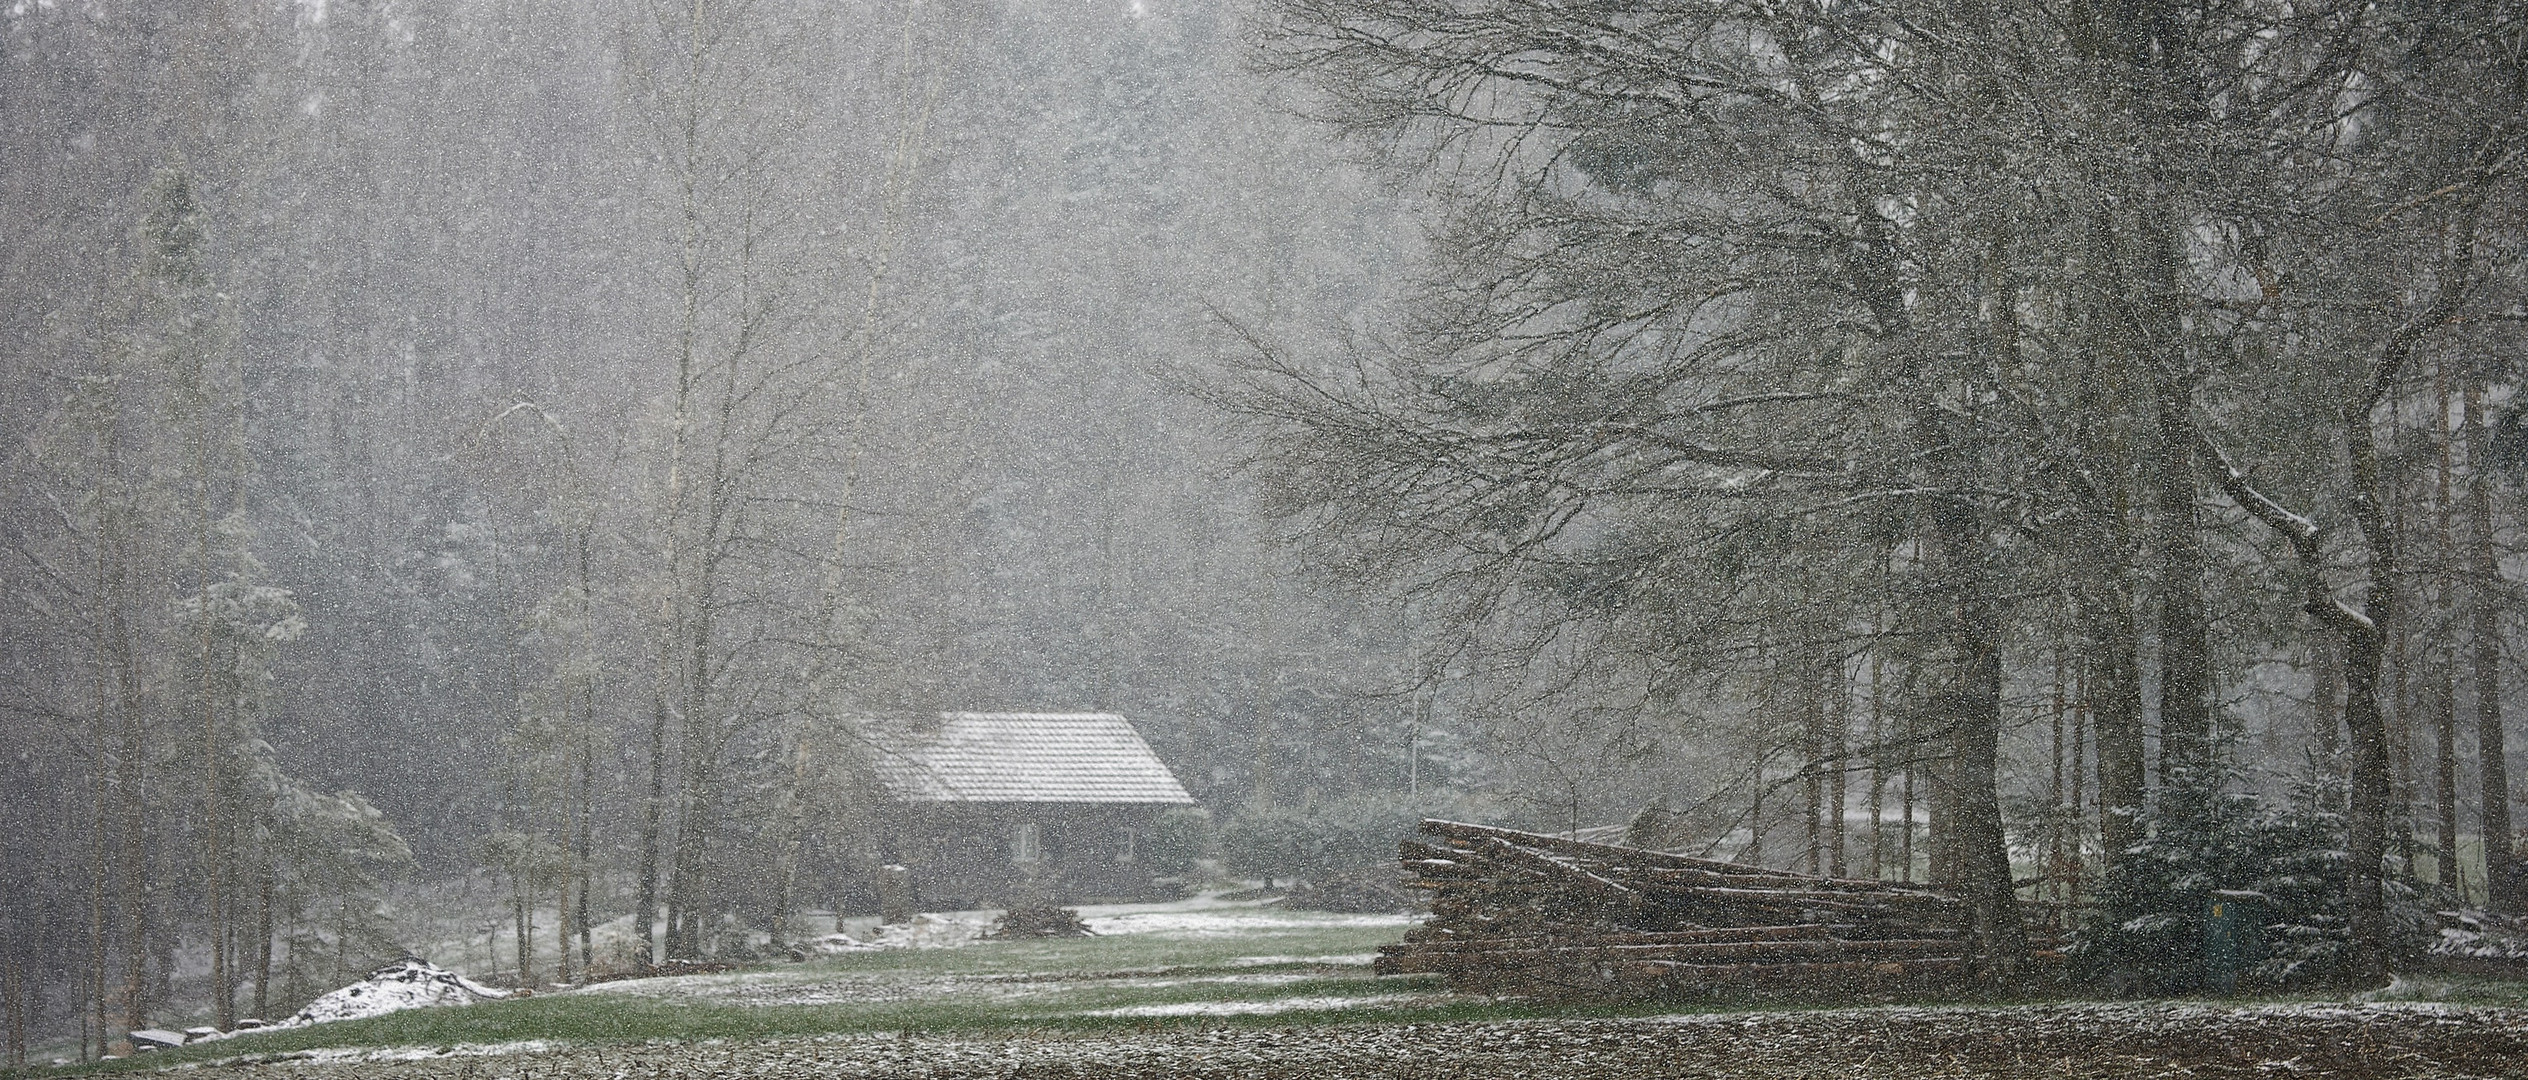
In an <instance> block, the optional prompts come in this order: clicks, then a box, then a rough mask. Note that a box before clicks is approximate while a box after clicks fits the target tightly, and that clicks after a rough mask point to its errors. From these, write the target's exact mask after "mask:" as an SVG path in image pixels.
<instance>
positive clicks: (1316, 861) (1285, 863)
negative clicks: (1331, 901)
mask: <svg viewBox="0 0 2528 1080" xmlns="http://www.w3.org/2000/svg"><path fill="white" fill-rule="evenodd" d="M1422 817H1423V808H1421V807H1417V806H1416V805H1415V804H1413V803H1412V802H1410V801H1408V800H1405V799H1402V798H1397V797H1394V796H1382V795H1356V796H1351V797H1348V798H1342V799H1331V800H1326V801H1322V802H1319V803H1317V804H1316V805H1314V806H1311V807H1308V808H1305V809H1292V808H1284V807H1273V808H1249V809H1246V810H1242V811H1239V813H1238V815H1237V816H1236V817H1234V818H1231V819H1230V820H1229V823H1228V824H1227V825H1225V826H1222V827H1221V830H1220V862H1221V865H1222V866H1223V867H1224V868H1226V869H1227V870H1228V871H1229V872H1230V873H1233V874H1238V875H1241V876H1245V877H1262V878H1278V877H1295V878H1306V879H1308V880H1311V881H1315V880H1327V879H1332V878H1336V877H1341V876H1344V875H1347V874H1353V873H1358V872H1361V871H1366V870H1376V869H1379V868H1382V867H1384V868H1392V867H1393V866H1394V865H1395V863H1396V841H1398V840H1402V839H1404V838H1406V837H1408V836H1411V835H1413V831H1414V829H1415V828H1416V826H1418V825H1419V824H1420V822H1421V819H1422Z"/></svg>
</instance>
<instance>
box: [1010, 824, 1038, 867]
mask: <svg viewBox="0 0 2528 1080" xmlns="http://www.w3.org/2000/svg"><path fill="white" fill-rule="evenodd" d="M1009 857H1010V860H1011V861H1012V862H1023V863H1031V862H1042V861H1044V857H1045V847H1044V835H1043V834H1042V833H1040V832H1038V831H1036V823H1035V822H1032V821H1022V822H1019V823H1018V829H1017V831H1016V832H1015V833H1013V834H1012V835H1011V836H1010V843H1009Z"/></svg>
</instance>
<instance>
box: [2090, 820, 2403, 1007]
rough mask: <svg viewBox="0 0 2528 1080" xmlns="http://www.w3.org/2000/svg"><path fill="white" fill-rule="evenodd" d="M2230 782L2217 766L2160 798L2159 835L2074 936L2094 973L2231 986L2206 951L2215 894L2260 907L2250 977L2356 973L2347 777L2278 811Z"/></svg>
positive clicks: (2153, 829)
mask: <svg viewBox="0 0 2528 1080" xmlns="http://www.w3.org/2000/svg"><path fill="white" fill-rule="evenodd" d="M2320 772H2321V774H2322V773H2323V771H2322V770H2320ZM2229 779H2230V777H2229V776H2228V775H2226V774H2224V773H2222V772H2219V771H2217V770H2216V771H2213V772H2210V773H2206V774H2200V775H2180V776H2176V777H2172V778H2171V779H2170V781H2169V782H2168V783H2166V784H2164V785H2162V786H2161V788H2160V789H2159V791H2158V792H2157V793H2155V794H2154V796H2153V798H2152V801H2151V803H2150V805H2149V807H2147V808H2146V810H2145V811H2144V813H2143V822H2142V824H2143V825H2144V827H2145V830H2146V835H2147V836H2148V837H2149V839H2147V840H2144V841H2143V842H2142V843H2141V844H2139V845H2137V846H2135V847H2134V848H2133V849H2132V850H2131V851H2129V852H2127V853H2126V854H2125V857H2124V858H2122V859H2119V860H2117V865H2116V867H2115V870H2114V872H2113V873H2111V874H2110V875H2109V876H2108V878H2107V879H2106V881H2104V882H2103V883H2101V885H2100V886H2099V890H2098V895H2097V897H2096V900H2097V914H2096V915H2094V916H2093V917H2092V918H2091V919H2090V921H2089V923H2088V924H2087V925H2085V926H2083V927H2082V928H2081V930H2080V932H2079V933H2078V935H2077V936H2076V939H2075V941H2074V943H2073V946H2072V956H2073V958H2074V961H2075V962H2076V963H2077V964H2078V965H2079V970H2080V971H2082V972H2083V973H2084V974H2085V975H2087V976H2088V977H2090V978H2091V979H2093V980H2095V981H2098V982H2100V983H2103V984H2105V985H2107V986H2108V987H2110V988H2113V989H2115V990H2118V991H2122V992H2127V993H2155V994H2165V993H2188V992H2192V991H2196V990H2202V989H2207V988H2224V989H2225V988H2226V987H2220V986H2218V985H2217V984H2218V981H2219V980H2218V979H2217V978H2216V974H2217V973H2216V972H2214V971H2213V970H2212V969H2211V968H2210V967H2209V966H2208V965H2207V963H2206V958H2205V957H2206V937H2205V932H2206V926H2207V921H2206V915H2207V913H2208V912H2209V910H2210V909H2211V906H2212V904H2213V902H2214V901H2216V900H2221V901H2227V902H2232V903H2238V904H2240V905H2241V906H2242V907H2243V908H2244V909H2245V910H2247V911H2249V912H2251V913H2253V917H2252V919H2251V920H2250V921H2249V923H2248V924H2247V926H2246V927H2245V929H2246V931H2247V940H2246V941H2244V942H2242V943H2241V945H2242V951H2241V955H2240V956H2239V960H2240V962H2241V970H2240V971H2239V976H2240V980H2239V981H2240V984H2241V985H2247V986H2252V985H2263V986H2271V987H2279V986H2290V985H2299V984H2305V983H2310V982H2323V981H2327V980H2329V979H2331V978H2335V977H2339V976H2341V975H2343V974H2345V973H2346V972H2345V971H2344V967H2343V966H2344V964H2345V962H2346V961H2347V960H2348V959H2349V957H2350V946H2349V941H2350V935H2349V931H2348V927H2347V924H2346V920H2345V896H2344V877H2345V870H2346V868H2347V860H2348V859H2349V858H2350V856H2349V854H2348V852H2347V851H2346V847H2347V843H2346V838H2345V826H2344V818H2343V815H2342V814H2341V813H2340V812H2339V811H2338V810H2337V809H2336V808H2337V807H2339V806H2341V805H2342V804H2343V785H2342V782H2341V781H2340V780H2338V779H2333V778H2331V777H2330V778H2326V779H2320V780H2318V781H2314V782H2311V783H2307V784H2303V785H2301V786H2300V787H2299V788H2298V789H2297V790H2295V791H2294V792H2293V796H2292V798H2291V800H2290V801H2289V803H2288V804H2287V805H2285V806H2282V807H2275V806H2271V805H2268V804H2267V803H2266V802H2265V801H2264V800H2263V799H2260V798H2258V797H2257V796H2255V795H2253V794H2247V793H2240V792H2234V791H2228V790H2224V789H2225V788H2227V787H2228V783H2227V781H2228V780H2229ZM2389 878H2390V884H2389V904H2390V907H2391V909H2392V910H2391V918H2392V921H2393V922H2394V923H2395V924H2396V926H2395V928H2396V930H2397V931H2398V932H2399V933H2400V936H2410V935H2413V934H2415V933H2417V932H2418V931H2419V930H2420V929H2421V926H2422V920H2421V919H2420V918H2419V911H2420V904H2419V898H2418V897H2417V895H2416V894H2415V892H2414V891H2413V889H2412V888H2411V887H2410V886H2408V885H2406V884H2404V883H2403V882H2402V881H2401V879H2400V876H2399V875H2396V874H2390V875H2389Z"/></svg>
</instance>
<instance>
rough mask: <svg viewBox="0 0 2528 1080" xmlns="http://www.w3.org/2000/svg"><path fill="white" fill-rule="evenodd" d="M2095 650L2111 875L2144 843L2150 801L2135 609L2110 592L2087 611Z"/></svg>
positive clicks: (2101, 790) (2104, 830)
mask: <svg viewBox="0 0 2528 1080" xmlns="http://www.w3.org/2000/svg"><path fill="white" fill-rule="evenodd" d="M2088 622H2089V635H2090V641H2091V647H2092V648H2094V649H2096V650H2097V655H2096V667H2095V678H2094V679H2093V681H2092V683H2091V685H2090V688H2089V692H2090V695H2091V699H2092V701H2093V702H2094V705H2093V708H2094V709H2095V710H2096V715H2095V717H2094V724H2095V726H2096V728H2097V740H2098V846H2099V848H2100V854H2101V857H2102V858H2103V860H2104V862H2105V864H2106V870H2107V871H2108V872H2109V873H2113V872H2114V871H2115V869H2116V867H2117V866H2118V865H2119V864H2121V863H2122V862H2123V861H2124V859H2125V857H2126V854H2127V853H2128V852H2130V851H2132V850H2133V848H2134V847H2135V846H2136V845H2138V844H2140V843H2141V842H2142V840H2143V839H2144V836H2143V827H2142V809H2143V805H2144V803H2145V802H2146V801H2147V800H2148V798H2149V792H2148V790H2147V787H2146V783H2147V781H2146V778H2145V776H2144V775H2143V772H2144V763H2145V745H2144V739H2143V734H2142V680H2141V671H2140V667H2141V665H2140V662H2139V659H2138V652H2139V650H2138V648H2137V647H2136V643H2135V639H2136V637H2137V636H2138V633H2139V630H2138V628H2137V627H2136V626H2135V625H2134V623H2135V619H2134V618H2133V611H2132V608H2131V607H2130V606H2129V605H2128V604H2126V603H2125V602H2124V601H2123V599H2122V598H2121V597H2118V596H2116V595H2114V593H2113V592H2112V591H2110V592H2109V594H2108V595H2107V596H2106V597H2104V598H2101V599H2100V600H2099V601H2097V602H2095V603H2093V605H2092V606H2091V608H2090V611H2089V613H2088Z"/></svg>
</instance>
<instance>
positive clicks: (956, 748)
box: [867, 713, 1194, 805]
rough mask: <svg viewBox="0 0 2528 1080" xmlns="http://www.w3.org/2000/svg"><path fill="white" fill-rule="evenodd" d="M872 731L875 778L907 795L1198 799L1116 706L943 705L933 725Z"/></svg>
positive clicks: (927, 798) (936, 798)
mask: <svg viewBox="0 0 2528 1080" xmlns="http://www.w3.org/2000/svg"><path fill="white" fill-rule="evenodd" d="M867 731H868V735H869V738H870V742H871V744H872V748H873V750H874V753H873V754H872V755H871V756H872V758H873V759H874V761H875V764H876V765H877V773H878V783H879V784H880V785H882V786H884V787H885V788H886V791H887V794H889V795H892V796H894V797H895V798H897V799H901V800H903V801H905V802H1064V803H1160V804H1174V805H1189V804H1191V803H1192V802H1193V801H1194V799H1193V796H1191V795H1187V794H1186V793H1185V786H1184V785H1182V784H1179V783H1177V782H1176V775H1175V774H1174V773H1170V772H1169V771H1167V766H1166V765H1164V764H1161V763H1160V761H1159V759H1158V757H1157V756H1156V755H1154V754H1152V753H1150V744H1149V743H1146V742H1143V741H1141V733H1140V732H1138V731H1135V730H1133V727H1132V722H1131V721H1129V720H1126V719H1124V718H1123V717H1120V716H1117V715H1115V714H1113V713H941V714H939V723H938V725H937V726H936V727H933V726H930V725H910V724H872V725H870V726H869V727H868V729H867Z"/></svg>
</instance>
